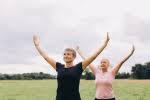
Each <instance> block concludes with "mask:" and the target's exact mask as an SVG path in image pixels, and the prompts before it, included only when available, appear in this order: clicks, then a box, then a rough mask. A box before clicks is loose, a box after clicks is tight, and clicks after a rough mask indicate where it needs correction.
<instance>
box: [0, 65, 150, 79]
mask: <svg viewBox="0 0 150 100" xmlns="http://www.w3.org/2000/svg"><path fill="white" fill-rule="evenodd" d="M56 78H57V76H56V75H51V74H47V73H43V72H39V73H24V74H0V80H42V79H56ZM81 78H82V79H86V80H94V79H95V77H94V75H93V74H92V72H90V71H89V69H87V70H85V72H84V74H83V75H82V77H81ZM116 79H150V62H147V63H145V64H135V65H134V66H132V70H131V73H125V72H122V73H118V74H117V75H116Z"/></svg>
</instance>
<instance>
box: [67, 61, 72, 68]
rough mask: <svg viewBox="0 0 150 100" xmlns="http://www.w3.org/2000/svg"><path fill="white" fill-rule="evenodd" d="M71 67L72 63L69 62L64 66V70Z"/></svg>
mask: <svg viewBox="0 0 150 100" xmlns="http://www.w3.org/2000/svg"><path fill="white" fill-rule="evenodd" d="M72 66H73V62H69V63H66V64H65V68H69V67H72Z"/></svg>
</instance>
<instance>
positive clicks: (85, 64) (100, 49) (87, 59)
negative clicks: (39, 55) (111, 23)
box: [82, 33, 109, 70]
mask: <svg viewBox="0 0 150 100" xmlns="http://www.w3.org/2000/svg"><path fill="white" fill-rule="evenodd" d="M108 41H109V36H108V33H107V37H106V40H105V42H104V44H103V45H102V47H101V48H99V49H98V50H97V51H96V52H95V53H94V54H93V55H92V56H90V57H88V58H86V59H85V60H84V61H83V62H82V69H83V70H84V69H85V68H86V67H87V66H88V65H89V64H90V63H91V62H92V61H93V60H94V59H95V58H96V57H97V56H98V55H99V54H100V53H101V52H102V51H103V50H104V48H105V47H106V46H107V44H108Z"/></svg>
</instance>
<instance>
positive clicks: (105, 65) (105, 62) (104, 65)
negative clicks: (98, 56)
mask: <svg viewBox="0 0 150 100" xmlns="http://www.w3.org/2000/svg"><path fill="white" fill-rule="evenodd" d="M108 67H109V60H108V59H102V60H101V68H102V69H105V70H107V69H108Z"/></svg>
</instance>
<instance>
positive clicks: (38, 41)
mask: <svg viewBox="0 0 150 100" xmlns="http://www.w3.org/2000/svg"><path fill="white" fill-rule="evenodd" d="M33 42H34V45H35V46H39V45H40V39H39V37H38V36H37V35H34V36H33Z"/></svg>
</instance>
